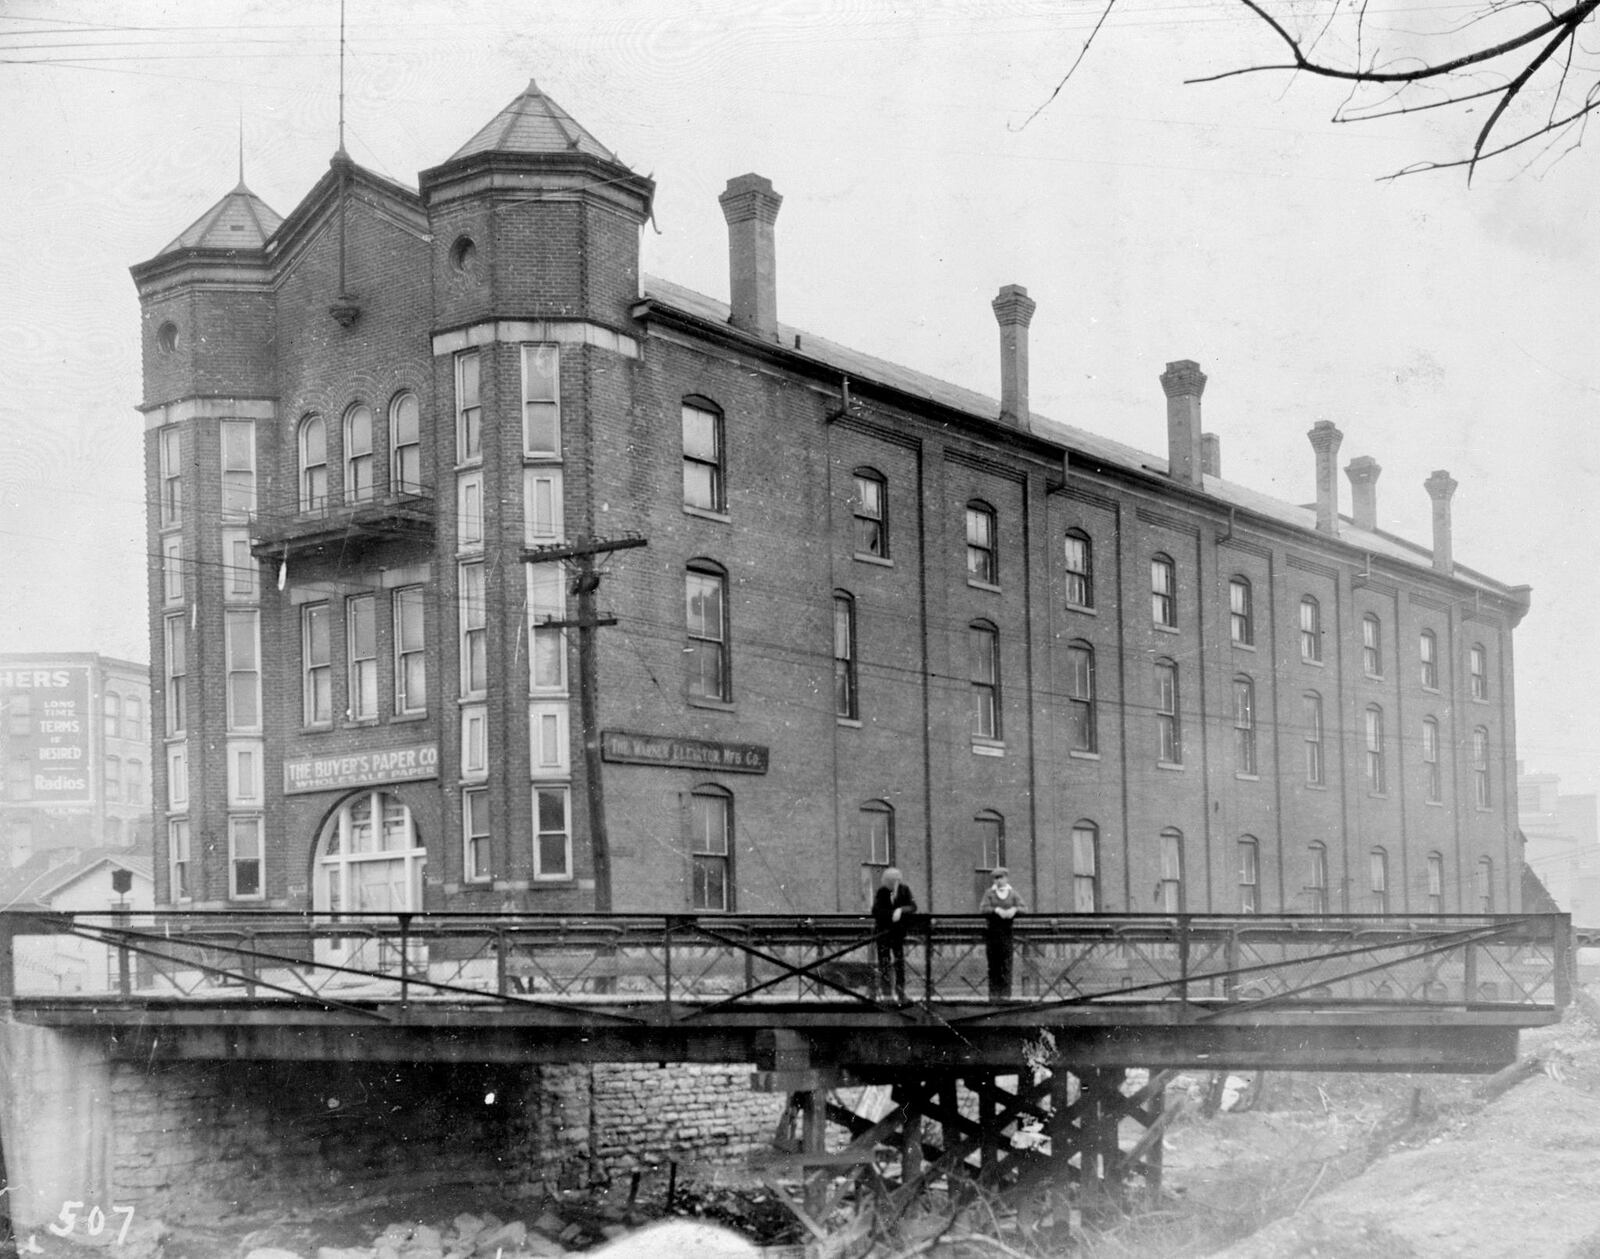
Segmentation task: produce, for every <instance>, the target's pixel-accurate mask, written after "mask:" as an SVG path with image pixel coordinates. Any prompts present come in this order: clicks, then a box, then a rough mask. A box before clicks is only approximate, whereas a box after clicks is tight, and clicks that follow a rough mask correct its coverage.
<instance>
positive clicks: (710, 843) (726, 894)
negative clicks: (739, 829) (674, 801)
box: [689, 786, 736, 914]
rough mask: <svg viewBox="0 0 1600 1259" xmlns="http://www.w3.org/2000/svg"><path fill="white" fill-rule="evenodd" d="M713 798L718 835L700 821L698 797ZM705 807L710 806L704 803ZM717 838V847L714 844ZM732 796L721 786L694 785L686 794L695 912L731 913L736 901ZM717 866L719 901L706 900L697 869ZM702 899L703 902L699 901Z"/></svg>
mask: <svg viewBox="0 0 1600 1259" xmlns="http://www.w3.org/2000/svg"><path fill="white" fill-rule="evenodd" d="M702 800H705V801H711V800H715V801H716V802H717V807H718V809H719V811H720V813H721V817H722V834H721V836H720V840H719V837H717V836H712V835H710V834H708V833H706V828H705V827H703V826H701V825H700V820H701V806H700V804H699V802H700V801H702ZM706 807H707V808H709V807H710V806H709V805H708V806H706ZM718 842H720V844H721V847H720V848H718V847H717V844H718ZM733 851H734V839H733V796H732V795H731V794H730V793H729V792H728V791H726V790H724V789H722V788H713V787H709V786H704V787H696V788H695V789H694V791H692V792H691V793H690V794H689V854H690V855H689V864H690V875H689V907H690V908H691V909H692V910H695V911H696V912H704V913H713V914H715V913H731V912H732V910H733V908H734V905H735V903H736V900H735V893H734V885H733V878H734V873H733ZM714 867H720V869H721V871H722V903H721V904H720V905H714V904H711V903H709V899H710V898H709V897H705V898H703V897H702V896H701V895H700V888H701V879H700V871H701V870H702V869H710V868H714ZM702 902H704V903H702Z"/></svg>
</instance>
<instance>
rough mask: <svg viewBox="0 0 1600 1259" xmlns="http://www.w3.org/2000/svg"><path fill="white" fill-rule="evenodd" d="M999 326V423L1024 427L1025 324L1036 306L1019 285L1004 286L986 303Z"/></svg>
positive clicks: (1026, 399) (1025, 384)
mask: <svg viewBox="0 0 1600 1259" xmlns="http://www.w3.org/2000/svg"><path fill="white" fill-rule="evenodd" d="M989 305H990V306H992V307H993V308H994V317H995V319H996V320H997V321H998V322H999V324H1000V422H1001V423H1002V424H1010V425H1012V426H1014V427H1016V428H1027V427H1028V416H1029V415H1030V414H1031V412H1030V411H1029V410H1028V325H1029V324H1030V323H1032V322H1033V312H1034V311H1035V310H1037V309H1038V303H1037V302H1035V301H1034V300H1033V298H1031V297H1029V296H1028V290H1027V289H1025V288H1023V287H1022V285H1020V284H1008V285H1006V286H1005V287H1004V288H1003V289H1001V290H1000V292H999V293H997V294H995V299H994V301H992V302H990V303H989Z"/></svg>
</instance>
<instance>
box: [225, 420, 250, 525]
mask: <svg viewBox="0 0 1600 1259" xmlns="http://www.w3.org/2000/svg"><path fill="white" fill-rule="evenodd" d="M217 429H218V434H219V436H220V440H221V444H222V510H223V513H224V514H225V515H230V516H244V515H248V514H249V513H251V512H253V511H255V509H256V426H255V422H254V421H253V420H223V421H222V422H221V423H220V424H219V425H218V426H217Z"/></svg>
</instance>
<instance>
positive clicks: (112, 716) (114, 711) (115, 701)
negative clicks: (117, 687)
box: [100, 691, 122, 739]
mask: <svg viewBox="0 0 1600 1259" xmlns="http://www.w3.org/2000/svg"><path fill="white" fill-rule="evenodd" d="M100 720H101V726H102V728H103V730H104V731H105V736H106V738H108V739H115V738H117V737H119V736H120V735H121V734H122V699H121V697H120V696H118V695H117V694H116V693H115V692H112V691H107V692H106V697H105V700H104V702H103V703H102V704H101V707H100Z"/></svg>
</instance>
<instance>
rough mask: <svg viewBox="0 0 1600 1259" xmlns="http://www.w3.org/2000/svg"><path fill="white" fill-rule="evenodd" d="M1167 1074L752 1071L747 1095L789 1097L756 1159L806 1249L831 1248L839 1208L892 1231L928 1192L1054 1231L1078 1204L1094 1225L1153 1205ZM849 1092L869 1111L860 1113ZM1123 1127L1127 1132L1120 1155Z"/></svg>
mask: <svg viewBox="0 0 1600 1259" xmlns="http://www.w3.org/2000/svg"><path fill="white" fill-rule="evenodd" d="M1173 1074H1174V1073H1173V1072H1171V1071H1165V1072H1159V1073H1157V1072H1151V1073H1150V1075H1149V1078H1148V1081H1147V1082H1145V1083H1143V1084H1142V1086H1141V1087H1138V1088H1131V1087H1130V1085H1129V1081H1128V1076H1129V1071H1128V1069H1126V1068H1105V1067H1096V1068H1088V1069H1083V1070H1074V1069H1072V1068H1071V1067H1067V1066H1062V1065H1057V1066H1055V1067H1053V1068H1035V1067H1030V1066H1023V1065H1019V1066H1017V1067H1016V1068H1014V1069H1012V1070H1010V1071H1006V1070H996V1069H994V1068H992V1067H985V1068H971V1067H964V1068H960V1069H955V1070H946V1071H930V1070H926V1069H920V1070H919V1069H915V1068H912V1069H908V1070H907V1071H905V1072H903V1073H896V1074H894V1075H892V1076H890V1075H887V1074H885V1073H883V1072H882V1070H881V1068H880V1069H879V1070H878V1071H876V1072H874V1073H872V1075H870V1076H866V1077H862V1076H861V1075H859V1074H857V1073H851V1074H850V1075H849V1076H848V1077H846V1076H845V1075H844V1073H842V1072H840V1071H838V1070H834V1069H827V1068H822V1069H815V1068H800V1069H789V1070H776V1071H758V1072H757V1073H756V1074H755V1076H754V1077H753V1080H752V1083H753V1085H754V1087H756V1088H757V1089H760V1090H764V1091H769V1092H786V1093H787V1094H788V1099H789V1100H788V1105H787V1106H786V1107H785V1108H784V1111H783V1114H782V1116H781V1117H780V1119H779V1121H778V1128H777V1132H776V1133H775V1134H774V1139H773V1143H772V1149H771V1150H770V1151H766V1152H763V1154H762V1155H761V1156H758V1157H757V1159H756V1160H755V1162H756V1166H757V1167H758V1169H759V1170H760V1172H761V1174H762V1177H763V1179H764V1181H765V1183H766V1184H767V1186H768V1187H769V1188H770V1189H771V1190H772V1191H773V1192H774V1193H775V1194H776V1195H777V1196H778V1197H779V1198H780V1199H781V1200H782V1201H783V1202H784V1203H785V1204H786V1205H787V1206H788V1208H789V1210H790V1211H791V1212H792V1213H793V1214H794V1216H795V1218H796V1219H798V1220H799V1221H800V1223H801V1225H802V1226H803V1227H804V1229H805V1230H806V1232H807V1233H808V1234H809V1235H810V1237H811V1239H812V1243H813V1251H814V1252H815V1253H837V1250H838V1248H837V1246H833V1247H830V1246H829V1241H830V1226H829V1220H830V1217H833V1216H834V1214H835V1212H836V1211H838V1210H839V1209H840V1208H842V1207H846V1206H853V1207H854V1208H855V1213H856V1214H857V1215H859V1214H860V1213H861V1211H862V1209H864V1208H866V1207H868V1205H869V1204H870V1209H871V1211H872V1212H873V1213H874V1215H875V1217H876V1219H877V1221H878V1223H879V1224H880V1225H882V1224H885V1223H887V1224H889V1225H891V1226H892V1224H893V1222H894V1221H896V1220H898V1219H899V1218H900V1217H901V1216H902V1215H903V1214H904V1213H905V1212H906V1210H907V1209H908V1208H909V1207H911V1206H912V1205H913V1203H915V1202H916V1200H917V1199H918V1198H919V1197H920V1196H922V1195H923V1194H924V1193H926V1192H927V1191H929V1190H930V1189H934V1188H935V1187H936V1186H937V1187H939V1188H942V1189H943V1190H944V1192H945V1193H946V1194H947V1195H948V1197H949V1198H950V1199H951V1200H952V1201H954V1202H958V1203H959V1202H960V1201H961V1200H962V1199H963V1197H965V1196H969V1195H971V1194H973V1193H974V1192H975V1191H980V1190H981V1191H986V1192H988V1193H991V1194H994V1195H996V1196H997V1197H999V1198H1001V1199H1004V1200H1007V1201H1010V1202H1012V1203H1014V1204H1016V1205H1017V1206H1018V1207H1019V1210H1025V1212H1026V1214H1027V1215H1028V1216H1029V1217H1031V1218H1034V1219H1038V1220H1045V1219H1054V1221H1055V1222H1056V1225H1057V1227H1059V1228H1061V1230H1062V1231H1063V1232H1064V1231H1065V1227H1064V1226H1065V1222H1066V1221H1067V1220H1068V1219H1069V1213H1070V1212H1071V1211H1073V1210H1074V1209H1076V1211H1077V1212H1079V1213H1080V1214H1081V1216H1082V1217H1083V1218H1085V1219H1091V1220H1093V1219H1099V1218H1104V1217H1106V1216H1109V1215H1113V1214H1114V1213H1117V1212H1120V1211H1125V1210H1127V1209H1129V1208H1130V1207H1132V1206H1134V1205H1136V1204H1137V1203H1138V1202H1139V1201H1140V1200H1141V1199H1143V1200H1153V1199H1155V1198H1156V1197H1158V1196H1159V1194H1160V1189H1161V1149H1162V1141H1161V1137H1162V1134H1163V1132H1165V1130H1166V1128H1167V1125H1168V1124H1169V1123H1170V1122H1171V1120H1172V1119H1173V1118H1175V1117H1176V1114H1177V1111H1176V1110H1172V1111H1167V1110H1165V1109H1164V1106H1163V1098H1164V1093H1165V1090H1166V1086H1167V1084H1168V1083H1169V1081H1170V1080H1171V1078H1172V1076H1173ZM873 1084H879V1085H883V1086H887V1088H888V1089H889V1096H888V1098H887V1099H885V1098H884V1097H883V1088H881V1087H880V1088H877V1089H873V1088H871V1087H870V1086H871V1085H873ZM852 1094H853V1095H855V1097H857V1098H858V1099H860V1101H858V1102H857V1103H856V1104H857V1105H859V1104H860V1102H863V1101H869V1100H874V1099H875V1100H876V1101H877V1102H878V1105H877V1106H875V1107H869V1108H868V1113H861V1111H858V1110H857V1109H856V1108H855V1106H854V1105H852V1104H850V1102H848V1101H847V1100H846V1099H847V1097H848V1096H849V1095H852ZM885 1106H887V1109H885ZM873 1112H876V1114H874V1113H873ZM1125 1122H1129V1123H1131V1125H1132V1129H1133V1132H1135V1133H1137V1136H1136V1137H1135V1139H1134V1140H1133V1143H1132V1144H1131V1145H1130V1146H1128V1147H1127V1148H1124V1147H1123V1145H1122V1133H1123V1128H1124V1123H1125ZM833 1236H834V1239H835V1240H836V1234H835V1235H833Z"/></svg>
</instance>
